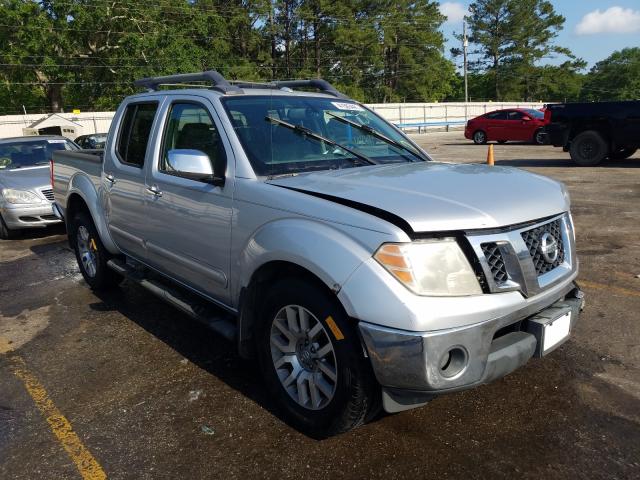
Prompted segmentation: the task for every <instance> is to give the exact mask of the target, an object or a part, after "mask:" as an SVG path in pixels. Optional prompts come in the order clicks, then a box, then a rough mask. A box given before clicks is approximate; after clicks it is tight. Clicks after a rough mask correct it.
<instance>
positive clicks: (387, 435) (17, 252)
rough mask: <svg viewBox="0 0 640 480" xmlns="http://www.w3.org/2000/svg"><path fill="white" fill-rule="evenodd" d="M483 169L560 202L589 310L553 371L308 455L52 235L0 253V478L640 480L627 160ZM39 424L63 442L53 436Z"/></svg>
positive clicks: (637, 182) (207, 340)
mask: <svg viewBox="0 0 640 480" xmlns="http://www.w3.org/2000/svg"><path fill="white" fill-rule="evenodd" d="M415 139H416V140H417V141H418V142H419V143H420V144H421V145H423V146H425V147H426V148H427V150H428V151H429V152H430V153H431V154H432V156H433V157H434V158H435V159H436V160H441V161H451V162H483V161H484V160H485V158H486V152H487V149H486V147H478V146H475V145H473V144H471V143H470V142H469V141H466V140H464V138H463V137H462V133H461V132H459V131H456V132H449V133H444V132H442V133H429V134H427V135H421V136H416V137H415ZM495 154H496V164H497V165H509V166H514V167H520V168H524V169H527V170H530V171H532V172H535V173H538V174H542V175H547V176H550V177H553V178H556V179H558V180H561V181H563V182H565V183H566V184H567V186H568V188H569V190H570V192H571V196H572V201H573V215H574V219H575V223H576V227H577V236H578V255H579V258H580V261H581V264H580V266H581V274H580V280H581V281H582V286H583V289H584V290H585V292H586V293H587V308H586V310H585V312H584V314H583V315H582V317H581V320H580V323H579V325H578V326H577V328H576V330H575V332H574V335H573V337H572V339H571V340H570V341H569V342H567V343H566V344H565V345H563V346H562V347H561V348H559V349H558V350H556V351H555V352H554V353H553V354H552V355H550V356H549V357H547V358H545V359H543V360H532V361H531V362H530V363H529V364H527V365H526V366H525V367H524V368H522V369H520V370H518V371H516V372H515V373H513V374H511V375H509V376H508V377H506V378H504V379H502V380H499V381H497V382H495V383H493V384H491V385H487V386H484V387H481V388H478V389H475V390H471V391H466V392H461V393H457V394H452V395H448V396H443V397H440V398H438V399H436V400H434V401H433V402H431V403H430V404H429V405H427V406H425V407H423V408H420V409H417V410H412V411H408V412H405V413H402V414H398V415H393V416H384V417H382V418H380V419H378V420H376V421H374V422H372V423H370V424H368V425H365V426H364V427H361V428H359V429H357V430H355V431H352V432H349V433H347V434H344V435H341V436H338V437H334V438H331V439H329V440H324V441H317V440H313V439H310V438H308V437H305V436H304V435H302V434H300V433H298V432H297V431H295V430H293V429H291V428H290V427H289V426H287V425H286V424H285V423H283V422H282V420H281V419H280V418H278V416H277V414H276V413H275V412H274V410H273V408H272V404H271V401H270V399H269V398H268V396H267V395H266V393H265V392H264V389H263V386H262V383H261V381H260V378H259V376H258V373H257V369H256V365H254V364H253V363H251V362H245V361H243V360H241V359H240V358H239V357H238V356H237V355H236V353H235V352H234V349H233V346H232V345H230V344H228V343H226V342H225V341H224V340H222V339H221V338H219V337H217V336H216V335H214V334H212V333H210V332H209V331H207V330H206V329H205V328H203V327H202V326H200V325H199V324H197V323H194V322H193V321H191V320H190V319H189V318H187V317H185V316H184V315H182V314H181V313H179V312H178V311H176V310H174V309H172V308H170V307H167V306H166V305H164V304H161V303H159V302H158V301H157V300H156V299H155V297H153V296H152V295H150V294H147V293H146V292H144V291H142V290H140V289H139V288H137V287H135V286H133V285H130V284H128V283H126V282H125V283H124V284H123V286H122V288H121V289H119V290H116V291H114V292H111V293H109V294H100V295H96V294H95V293H92V292H91V291H90V290H89V289H88V288H87V287H86V285H85V284H84V282H83V281H82V279H81V277H80V276H79V275H78V273H77V267H76V265H75V259H74V257H73V254H72V253H71V252H70V251H69V249H68V247H67V244H66V240H65V236H64V232H63V231H62V230H61V229H57V230H49V231H45V232H36V233H30V234H27V235H25V236H24V237H23V238H21V239H19V240H14V241H4V242H2V243H0V478H3V479H34V478H42V479H48V478H51V479H66V478H70V479H73V478H81V477H80V473H79V471H80V470H82V469H84V471H87V468H89V467H91V465H89V466H87V464H86V463H85V464H83V465H81V468H80V470H79V469H78V468H77V467H76V465H75V464H74V462H73V461H72V459H73V458H75V459H76V460H77V459H78V458H80V459H81V460H82V458H83V457H82V454H83V452H82V451H80V450H74V448H75V447H74V445H75V444H74V440H73V438H76V439H77V440H78V441H79V442H81V445H83V446H84V448H85V449H86V452H90V455H92V457H93V458H94V459H95V461H96V462H97V464H98V467H97V468H98V469H99V471H98V472H97V473H96V471H94V473H95V474H96V475H98V476H94V477H86V478H100V476H99V475H100V472H104V473H106V475H107V476H108V477H109V478H114V479H125V478H127V479H128V478H131V479H156V478H185V479H186V478H189V479H196V478H198V479H199V478H225V479H233V478H242V479H246V478H278V479H286V478H296V479H297V478H301V477H302V476H305V477H308V478H378V477H383V478H386V479H389V478H407V477H409V476H411V475H412V476H414V477H416V478H427V477H440V478H442V477H445V478H470V477H471V478H514V477H516V476H517V477H521V478H532V479H538V478H563V479H564V478H607V479H611V478H619V479H628V478H632V477H635V478H640V447H639V445H640V341H639V340H638V339H639V338H640V322H638V317H639V315H638V312H639V311H640V278H638V275H640V240H639V238H640V221H639V220H640V169H639V167H640V158H639V157H638V155H636V157H635V159H630V160H627V161H624V162H615V163H609V164H605V165H604V166H601V167H597V168H577V167H575V166H574V165H573V164H572V163H571V161H570V160H569V159H568V154H566V153H563V152H562V151H561V150H559V149H554V148H551V147H536V146H532V145H523V144H506V145H496V148H495ZM486 194H487V195H491V192H486ZM25 371H27V372H28V373H29V375H31V376H32V377H33V378H35V379H36V381H37V382H39V387H37V388H36V386H35V385H34V383H33V382H31V383H29V382H27V381H26V380H25V375H26V374H25V373H24V372H25ZM21 372H22V373H21ZM29 378H31V377H29ZM25 382H26V383H25ZM25 386H27V387H28V388H25ZM38 392H40V393H38ZM42 392H44V393H42ZM38 395H40V396H38ZM43 395H45V396H46V398H44V397H43ZM34 398H35V399H36V402H38V401H39V402H40V403H37V405H38V406H39V407H40V409H41V410H42V409H44V411H45V412H48V413H47V414H46V415H47V416H48V417H49V418H45V416H43V414H42V413H41V411H40V410H39V409H38V408H37V407H36V403H34ZM47 401H48V402H49V403H47ZM43 402H44V403H43ZM51 408H54V409H55V410H51ZM51 412H54V413H55V412H59V413H61V414H62V415H64V417H65V418H66V419H67V420H68V422H69V424H70V425H71V426H72V428H73V431H74V432H75V435H76V437H72V436H70V434H69V432H68V431H66V432H64V431H63V434H60V433H59V434H58V436H56V435H54V434H53V433H52V428H50V424H51V425H55V424H56V422H57V421H58V420H59V419H58V420H57V419H56V418H57V417H56V415H54V414H52V413H51ZM53 430H54V431H55V427H54V429H53ZM63 430H64V428H63ZM58 432H60V429H58ZM70 438H71V439H70ZM65 449H66V450H65ZM74 455H75V456H74ZM81 460H79V461H80V462H81V463H82V461H81ZM94 467H95V465H94Z"/></svg>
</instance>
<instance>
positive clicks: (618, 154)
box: [611, 148, 638, 160]
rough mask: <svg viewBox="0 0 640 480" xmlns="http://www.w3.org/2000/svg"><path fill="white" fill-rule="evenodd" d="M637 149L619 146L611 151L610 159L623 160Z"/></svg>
mask: <svg viewBox="0 0 640 480" xmlns="http://www.w3.org/2000/svg"><path fill="white" fill-rule="evenodd" d="M637 151H638V149H637V148H620V149H618V150H616V151H615V152H612V153H611V160H625V159H627V158H629V157H631V156H633V154H634V153H636V152H637Z"/></svg>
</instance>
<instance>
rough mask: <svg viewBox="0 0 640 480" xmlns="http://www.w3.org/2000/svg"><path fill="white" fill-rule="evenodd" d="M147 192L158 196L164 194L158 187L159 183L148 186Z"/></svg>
mask: <svg viewBox="0 0 640 480" xmlns="http://www.w3.org/2000/svg"><path fill="white" fill-rule="evenodd" d="M147 192H148V193H150V194H151V195H153V196H155V197H156V198H157V197H161V196H162V192H161V191H160V190H159V189H158V187H157V185H151V186H150V187H147Z"/></svg>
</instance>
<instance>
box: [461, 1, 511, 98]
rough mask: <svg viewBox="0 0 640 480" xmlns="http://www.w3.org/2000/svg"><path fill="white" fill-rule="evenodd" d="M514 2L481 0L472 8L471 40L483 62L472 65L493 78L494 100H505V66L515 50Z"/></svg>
mask: <svg viewBox="0 0 640 480" xmlns="http://www.w3.org/2000/svg"><path fill="white" fill-rule="evenodd" d="M512 7H513V1H512V0H477V1H476V2H474V3H472V4H471V5H470V6H469V12H470V15H469V17H468V22H469V30H470V32H471V35H470V36H469V40H470V42H471V43H473V44H475V45H476V46H477V47H478V49H477V50H475V51H473V54H479V55H480V59H479V60H477V61H475V62H470V67H471V68H472V70H475V71H485V72H488V73H489V75H490V76H491V77H492V79H493V82H492V83H493V97H494V98H495V99H496V100H502V94H501V91H500V88H501V82H502V78H501V75H500V74H501V72H500V70H501V67H502V66H503V63H504V61H505V59H507V58H509V56H510V55H511V53H512V50H513V42H514V40H513V39H514V32H513V28H514V25H513V21H512V17H513V14H512Z"/></svg>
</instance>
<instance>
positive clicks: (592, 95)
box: [583, 47, 640, 101]
mask: <svg viewBox="0 0 640 480" xmlns="http://www.w3.org/2000/svg"><path fill="white" fill-rule="evenodd" d="M583 98H584V99H585V100H590V101H603V100H640V48H638V47H634V48H625V49H623V50H621V51H617V52H614V53H613V54H612V55H611V56H609V57H608V58H606V59H604V60H602V61H601V62H598V63H596V64H595V66H594V67H593V68H592V69H591V71H590V72H589V74H588V75H587V78H586V81H585V84H584V86H583Z"/></svg>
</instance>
